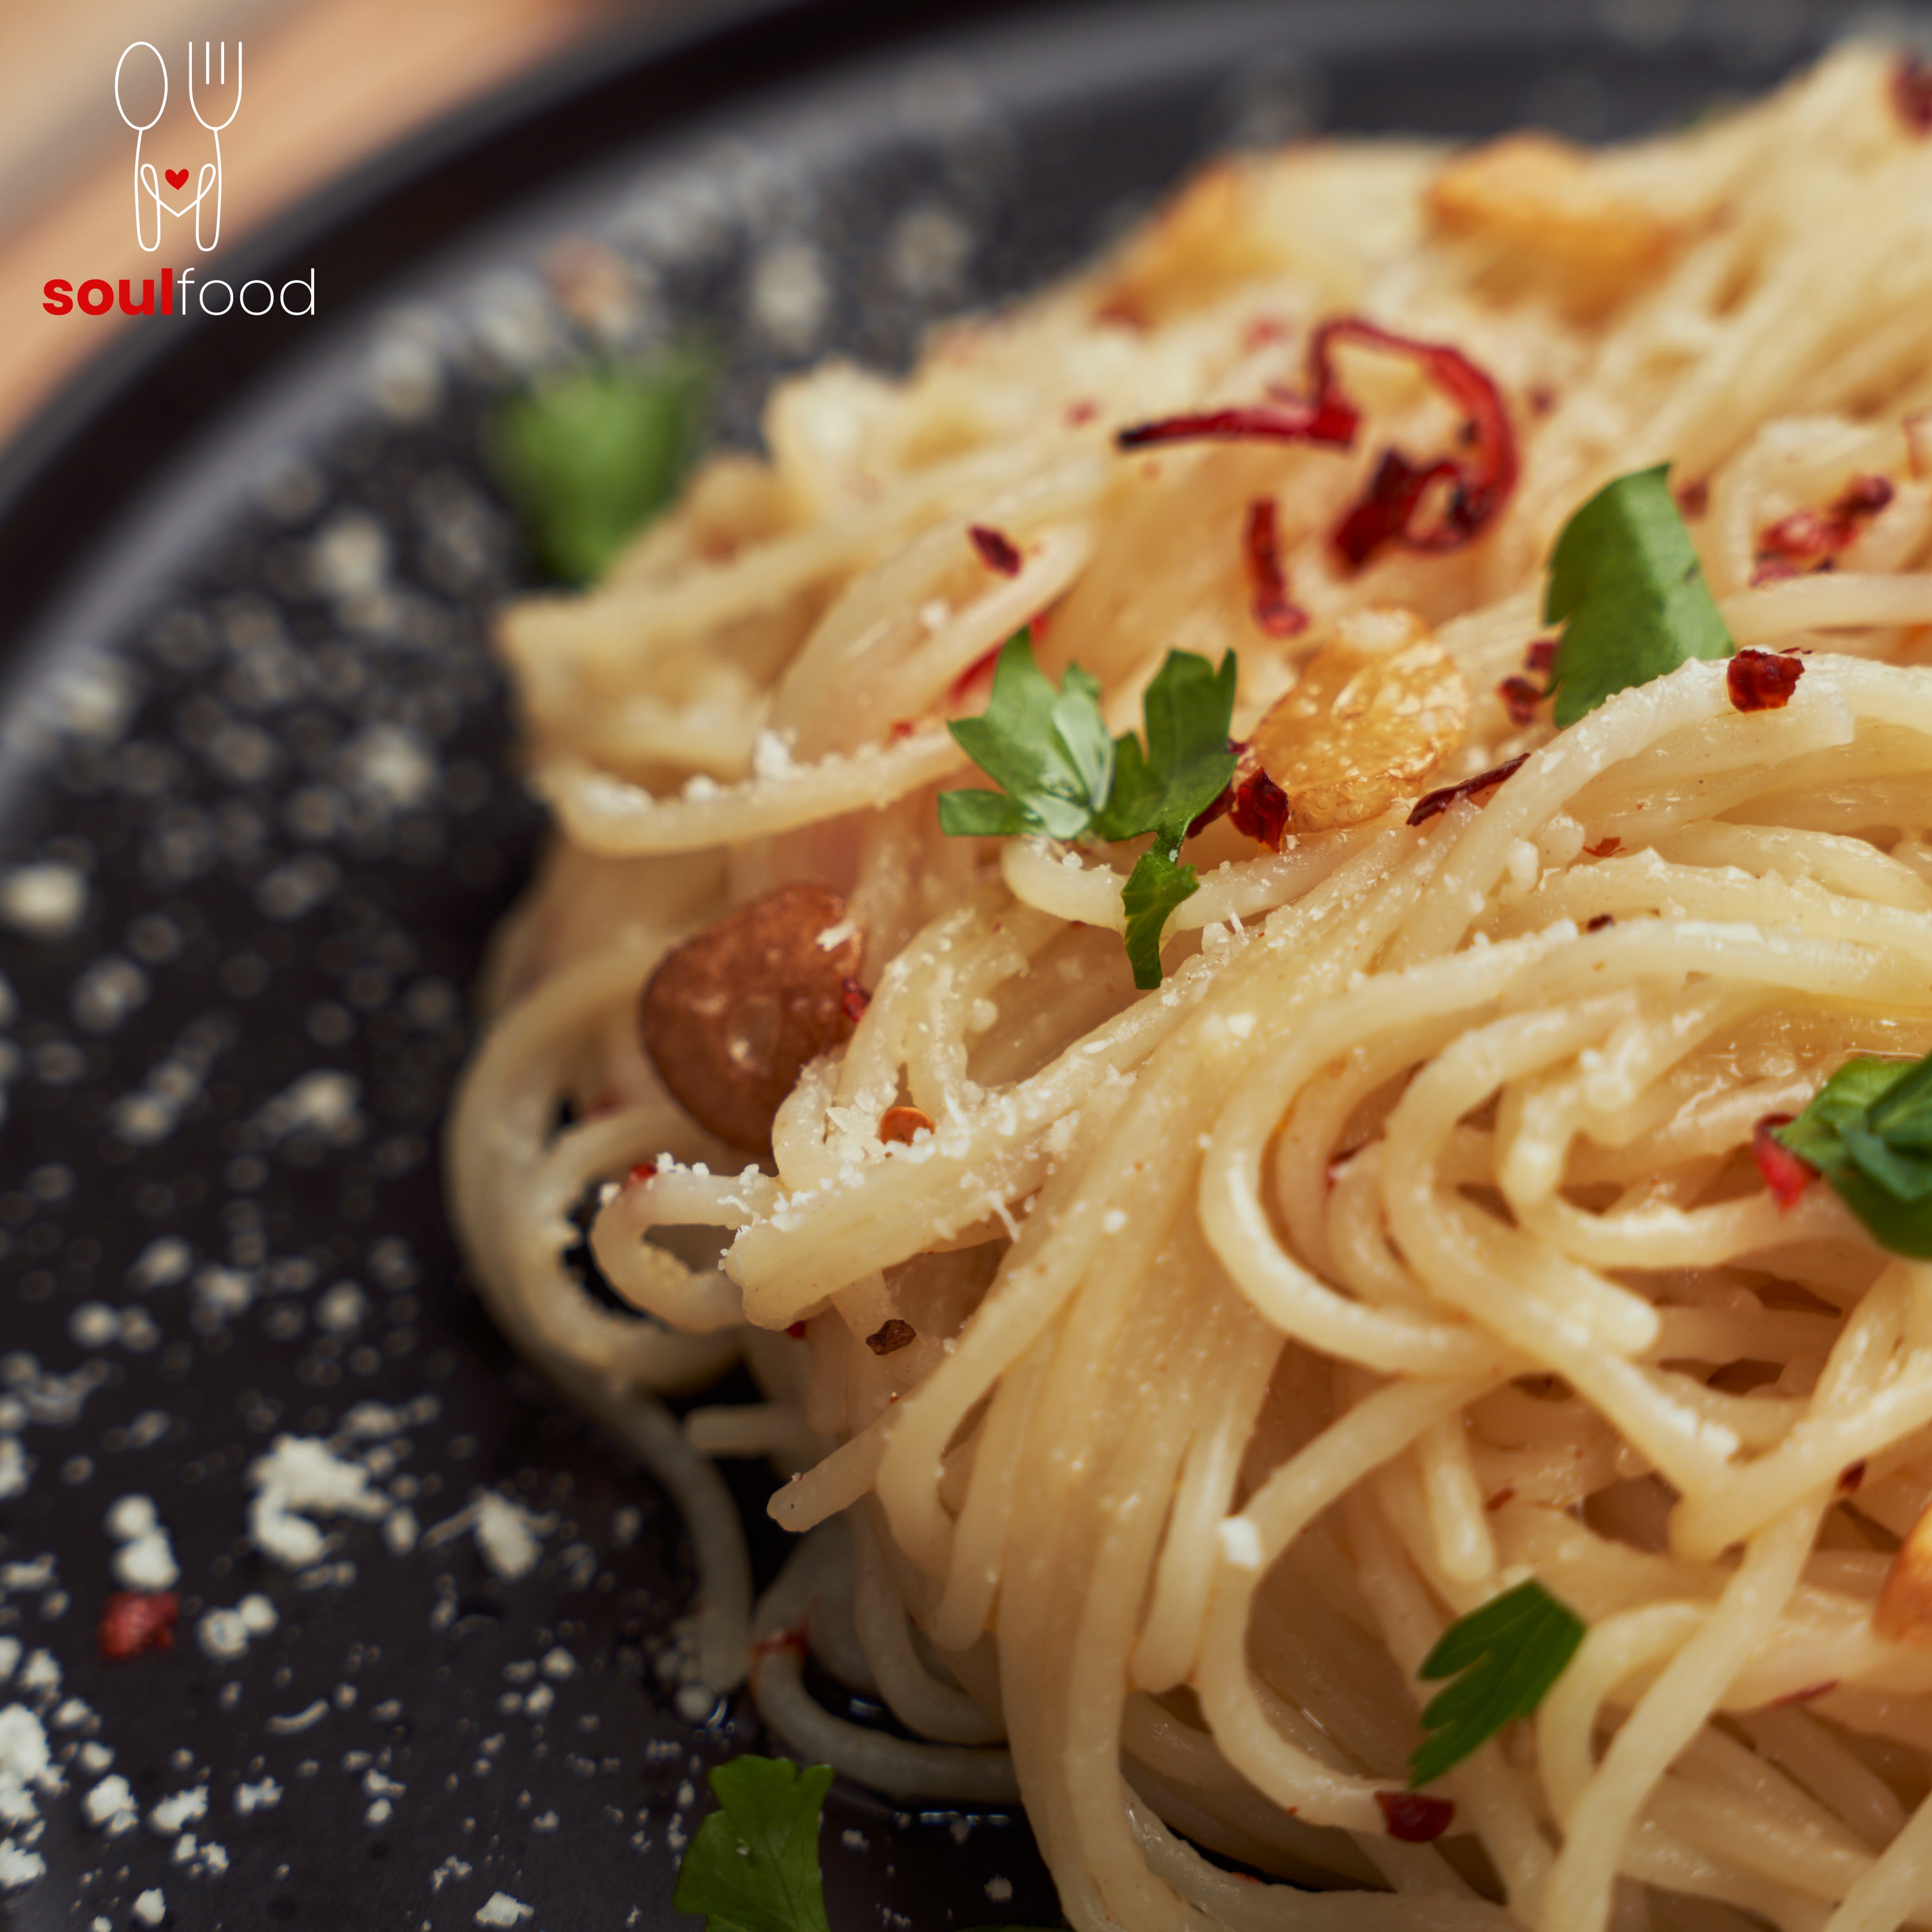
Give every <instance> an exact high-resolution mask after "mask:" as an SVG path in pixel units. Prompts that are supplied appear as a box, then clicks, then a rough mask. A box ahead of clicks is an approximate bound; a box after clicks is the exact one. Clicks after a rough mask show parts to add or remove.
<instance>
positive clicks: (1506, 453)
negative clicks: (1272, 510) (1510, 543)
mask: <svg viewBox="0 0 1932 1932" xmlns="http://www.w3.org/2000/svg"><path fill="white" fill-rule="evenodd" d="M1341 343H1349V344H1354V345H1355V347H1358V348H1364V349H1373V350H1379V351H1381V352H1382V353H1384V354H1387V355H1393V356H1407V357H1409V358H1410V359H1412V360H1413V361H1415V362H1417V363H1418V364H1419V365H1421V369H1422V371H1423V374H1424V375H1425V376H1426V377H1427V378H1428V379H1429V380H1430V382H1431V383H1433V384H1434V386H1436V389H1439V390H1440V391H1441V392H1442V394H1443V395H1445V397H1446V398H1448V400H1449V401H1450V402H1451V403H1452V404H1454V405H1455V406H1456V407H1457V408H1458V409H1459V410H1461V412H1462V414H1463V431H1462V434H1461V436H1460V437H1459V439H1458V441H1457V447H1456V449H1454V451H1453V452H1450V453H1448V454H1446V455H1442V456H1438V457H1435V458H1430V459H1429V460H1427V461H1418V460H1417V459H1415V458H1413V457H1411V456H1409V455H1407V454H1406V453H1405V452H1403V451H1402V450H1400V449H1396V448H1394V447H1393V446H1391V447H1390V448H1389V449H1385V450H1384V451H1383V452H1382V455H1381V456H1380V457H1379V459H1378V460H1377V461H1376V465H1375V467H1374V469H1373V471H1372V472H1370V479H1369V482H1368V485H1367V489H1366V490H1364V493H1363V495H1362V496H1361V499H1360V500H1359V501H1358V502H1356V503H1355V504H1354V505H1352V507H1351V508H1349V510H1348V511H1346V512H1345V513H1344V514H1343V517H1342V518H1341V520H1340V522H1339V523H1337V525H1336V526H1335V528H1334V531H1333V532H1331V538H1330V541H1331V542H1332V543H1333V544H1334V547H1335V549H1336V550H1337V552H1338V553H1340V556H1341V557H1342V558H1343V561H1344V562H1346V563H1347V564H1348V565H1349V566H1350V567H1351V568H1355V569H1359V568H1361V566H1362V565H1364V564H1365V563H1367V562H1368V561H1369V560H1370V558H1371V557H1373V556H1374V555H1375V554H1376V552H1377V551H1378V550H1381V549H1382V548H1383V547H1385V545H1386V544H1391V543H1400V544H1403V545H1404V546H1405V547H1407V548H1409V549H1410V550H1424V551H1431V552H1433V551H1441V550H1455V549H1458V548H1460V547H1461V546H1462V545H1463V544H1466V543H1468V542H1469V541H1471V540H1472V538H1475V536H1476V535H1477V534H1478V532H1480V531H1481V529H1483V527H1484V525H1485V524H1487V523H1488V522H1489V521H1490V519H1491V518H1492V517H1494V516H1495V515H1496V513H1497V512H1498V511H1499V510H1500V509H1501V508H1502V506H1503V505H1504V503H1505V502H1506V501H1507V500H1508V497H1509V493H1510V492H1511V490H1513V489H1514V487H1516V479H1517V471H1518V467H1519V464H1518V459H1517V446H1516V436H1515V432H1514V431H1513V430H1512V429H1511V427H1510V421H1509V413H1508V410H1506V409H1505V407H1504V406H1503V399H1502V391H1501V390H1500V389H1498V388H1497V386H1496V383H1495V380H1493V378H1492V377H1490V375H1489V374H1488V373H1487V371H1484V370H1483V369H1481V368H1478V365H1476V364H1475V362H1472V361H1471V360H1470V359H1469V357H1468V356H1465V355H1464V354H1463V352H1462V351H1461V350H1460V349H1457V348H1454V347H1451V345H1450V344H1447V343H1439V342H1421V341H1417V340H1416V339H1415V338H1413V337H1412V336H1406V335H1397V334H1396V332H1394V330H1392V329H1384V328H1382V327H1381V326H1380V325H1379V324H1378V323H1372V322H1369V321H1367V320H1364V319H1363V318H1362V317H1360V316H1342V317H1337V318H1336V319H1335V320H1332V321H1330V322H1325V323H1323V324H1322V326H1321V327H1320V328H1319V329H1317V330H1316V332H1315V334H1314V335H1313V338H1311V340H1310V344H1309V351H1308V377H1309V380H1308V394H1307V395H1306V396H1295V395H1280V396H1277V397H1274V398H1272V399H1271V400H1270V401H1268V402H1266V403H1261V404H1250V405H1247V406H1244V407H1234V408H1229V409H1220V410H1197V411H1195V412H1193V413H1189V414H1185V415H1181V416H1166V417H1163V418H1161V419H1159V420H1158V421H1156V422H1145V423H1136V424H1135V425H1133V426H1132V427H1130V428H1127V429H1124V430H1122V431H1121V432H1120V433H1119V435H1118V437H1117V438H1116V440H1117V442H1118V444H1119V446H1120V447H1121V449H1144V448H1145V447H1147V446H1148V445H1150V444H1157V443H1186V442H1198V441H1201V440H1246V439H1260V440H1267V441H1274V442H1279V443H1319V444H1326V445H1330V446H1336V447H1340V448H1344V449H1346V448H1349V447H1352V446H1353V444H1354V443H1355V434H1356V431H1358V429H1359V428H1360V427H1361V409H1360V407H1358V405H1357V404H1355V403H1354V402H1352V401H1350V400H1349V398H1348V397H1347V396H1346V395H1345V394H1344V393H1343V389H1342V386H1341V383H1340V378H1339V377H1337V374H1336V370H1335V356H1334V352H1335V349H1336V347H1337V344H1341ZM1432 504H1433V505H1438V507H1437V508H1436V511H1435V513H1434V514H1433V516H1430V514H1428V513H1427V512H1428V506H1429V505H1432Z"/></svg>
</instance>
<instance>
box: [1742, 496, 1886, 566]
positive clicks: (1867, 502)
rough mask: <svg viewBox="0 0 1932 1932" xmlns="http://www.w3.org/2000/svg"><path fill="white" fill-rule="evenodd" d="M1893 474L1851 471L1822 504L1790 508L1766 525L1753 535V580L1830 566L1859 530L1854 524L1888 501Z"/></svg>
mask: <svg viewBox="0 0 1932 1932" xmlns="http://www.w3.org/2000/svg"><path fill="white" fill-rule="evenodd" d="M1892 496H1893V490H1892V486H1891V478H1889V477H1886V476H1854V477H1853V478H1852V480H1851V481H1850V482H1849V483H1847V484H1846V485H1845V487H1844V488H1843V490H1841V492H1840V493H1839V495H1838V500H1837V501H1836V502H1835V503H1833V504H1832V505H1831V506H1830V508H1828V509H1824V510H1813V509H1802V510H1793V511H1791V513H1790V514H1789V515H1788V516H1783V517H1779V518H1778V520H1777V522H1775V523H1772V524H1769V525H1768V526H1766V529H1765V531H1764V532H1763V535H1761V536H1760V538H1758V546H1757V567H1756V568H1754V570H1753V571H1752V572H1751V581H1752V583H1775V582H1776V581H1777V580H1778V579H1779V578H1781V577H1790V576H1793V575H1795V574H1796V573H1797V571H1799V569H1801V568H1805V569H1811V570H1829V569H1831V568H1832V567H1833V564H1834V560H1835V558H1836V557H1837V556H1838V553H1839V551H1841V550H1843V549H1844V547H1846V545H1847V544H1849V543H1850V541H1852V538H1854V537H1855V536H1856V535H1858V526H1859V524H1860V523H1863V522H1864V521H1865V520H1866V519H1867V518H1868V517H1875V516H1876V515H1877V514H1878V513H1879V511H1881V510H1882V509H1883V508H1885V505H1887V504H1888V503H1889V502H1891V499H1892Z"/></svg>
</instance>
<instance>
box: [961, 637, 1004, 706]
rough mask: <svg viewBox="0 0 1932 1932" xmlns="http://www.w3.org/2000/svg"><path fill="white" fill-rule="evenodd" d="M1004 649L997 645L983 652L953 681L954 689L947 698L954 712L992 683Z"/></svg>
mask: <svg viewBox="0 0 1932 1932" xmlns="http://www.w3.org/2000/svg"><path fill="white" fill-rule="evenodd" d="M1002 649H1004V646H1002V645H1000V644H995V645H994V646H993V647H992V649H990V650H985V651H982V652H980V655H978V656H977V658H974V660H973V661H972V662H971V664H968V666H967V667H966V668H965V670H962V672H961V673H959V676H957V677H956V678H955V679H953V688H952V690H951V691H949V692H948V693H947V700H948V701H949V702H950V703H951V705H952V706H953V709H954V710H958V709H959V707H960V706H962V704H964V703H966V702H967V700H968V699H970V698H971V697H973V696H974V694H975V693H976V691H977V690H978V689H979V688H980V686H981V685H990V684H991V683H992V681H993V667H994V666H995V664H998V662H999V661H1000V652H1001V650H1002Z"/></svg>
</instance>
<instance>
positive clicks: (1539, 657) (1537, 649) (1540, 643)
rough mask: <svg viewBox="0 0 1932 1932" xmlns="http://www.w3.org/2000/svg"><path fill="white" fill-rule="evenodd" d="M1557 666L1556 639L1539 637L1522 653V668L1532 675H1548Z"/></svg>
mask: <svg viewBox="0 0 1932 1932" xmlns="http://www.w3.org/2000/svg"><path fill="white" fill-rule="evenodd" d="M1555 668H1556V639H1555V638H1554V637H1538V639H1537V640H1536V641H1535V643H1533V644H1532V645H1531V646H1530V647H1529V649H1528V650H1526V651H1525V652H1523V669H1524V670H1526V671H1528V672H1529V674H1530V676H1532V677H1547V676H1549V675H1550V672H1551V671H1552V670H1554V669H1555Z"/></svg>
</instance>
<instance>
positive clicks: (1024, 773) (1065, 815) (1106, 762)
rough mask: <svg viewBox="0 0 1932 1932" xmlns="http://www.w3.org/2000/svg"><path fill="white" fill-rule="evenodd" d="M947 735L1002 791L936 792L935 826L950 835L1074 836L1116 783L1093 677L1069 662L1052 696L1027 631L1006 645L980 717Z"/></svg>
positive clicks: (959, 723)
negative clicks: (1065, 672) (988, 697)
mask: <svg viewBox="0 0 1932 1932" xmlns="http://www.w3.org/2000/svg"><path fill="white" fill-rule="evenodd" d="M947 729H948V730H950V731H951V732H952V733H953V736H954V738H956V739H957V740H958V741H959V745H960V748H962V750H963V751H965V754H966V755H967V756H968V757H970V758H971V760H973V762H974V763H975V764H976V765H977V766H979V767H980V769H981V770H982V771H983V772H985V773H986V775H987V776H988V777H989V778H992V779H994V780H995V781H997V782H998V784H999V785H1000V787H1001V790H1003V791H1004V793H1006V794H1007V795H1006V796H1004V798H1003V797H1001V796H1000V794H999V793H998V792H987V791H947V792H941V793H940V795H939V828H940V829H941V831H942V832H948V833H950V834H951V835H953V836H954V837H956V838H958V837H962V836H969V835H974V834H980V835H984V834H986V833H989V832H994V833H998V834H1001V835H1004V836H1009V837H1010V836H1013V835H1016V834H1018V833H1020V832H1043V833H1044V834H1045V835H1046V836H1047V837H1048V838H1079V836H1080V835H1082V833H1083V832H1085V831H1086V830H1087V829H1088V826H1091V824H1092V823H1093V822H1094V814H1095V813H1097V811H1099V810H1100V808H1101V806H1102V805H1103V804H1104V803H1105V802H1106V797H1107V793H1108V791H1109V788H1110V787H1112V784H1113V781H1114V744H1113V740H1112V739H1110V738H1109V736H1107V721H1106V719H1105V718H1103V716H1102V715H1101V714H1100V680H1099V679H1097V678H1096V677H1094V676H1092V675H1091V673H1088V672H1086V671H1084V670H1082V669H1081V668H1080V667H1079V665H1078V664H1070V665H1069V666H1068V667H1067V675H1066V676H1064V678H1062V679H1061V681H1060V688H1058V690H1057V691H1056V690H1055V688H1054V685H1053V681H1052V679H1050V678H1049V677H1048V676H1047V675H1046V673H1045V672H1043V670H1041V669H1040V667H1039V665H1037V664H1035V663H1034V658H1033V633H1032V631H1031V630H1023V631H1019V632H1018V633H1016V634H1015V635H1014V636H1013V637H1009V638H1008V639H1007V643H1006V647H1005V649H1003V650H1002V651H1001V652H1000V661H999V662H998V664H996V665H995V667H994V670H993V694H992V698H991V700H989V703H988V704H987V706H986V710H985V712H984V713H983V715H980V717H977V718H955V719H954V720H953V722H952V724H950V725H949V726H948V727H947Z"/></svg>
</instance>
